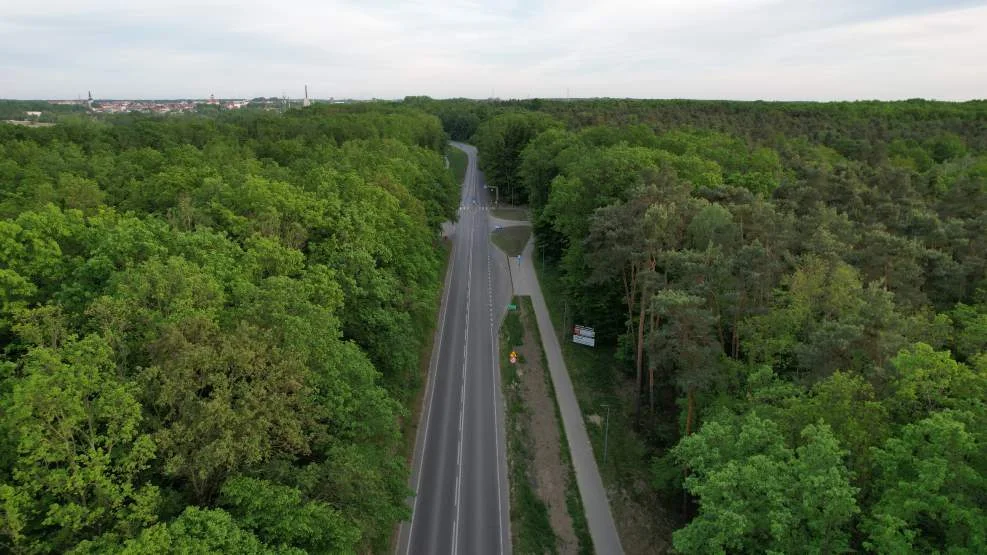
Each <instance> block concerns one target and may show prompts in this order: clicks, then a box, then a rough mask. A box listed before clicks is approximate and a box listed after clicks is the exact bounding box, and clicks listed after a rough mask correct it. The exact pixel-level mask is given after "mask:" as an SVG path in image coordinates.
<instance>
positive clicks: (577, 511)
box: [515, 296, 594, 555]
mask: <svg viewBox="0 0 987 555" xmlns="http://www.w3.org/2000/svg"><path fill="white" fill-rule="evenodd" d="M520 299H521V305H520V306H519V308H520V309H521V310H523V311H524V312H525V314H531V315H534V313H535V308H534V306H533V305H532V304H531V297H527V296H525V297H520ZM515 302H516V301H515ZM531 325H532V327H533V328H534V330H533V331H534V336H535V337H537V338H538V352H539V354H540V355H541V360H542V368H544V369H545V384H546V385H547V386H548V391H549V394H550V395H551V397H552V404H553V405H554V406H555V422H556V423H557V424H558V426H559V438H560V440H561V441H560V443H561V445H560V451H561V454H562V464H563V466H564V467H565V472H566V477H565V480H566V491H565V504H566V510H567V511H568V512H569V518H571V519H572V528H573V530H574V531H575V532H576V539H577V540H578V541H579V550H578V553H579V554H580V555H592V554H593V553H594V551H593V538H592V537H591V536H590V535H589V524H588V523H587V522H586V512H585V510H584V509H583V499H582V497H580V495H579V486H578V485H577V484H576V472H575V470H574V469H573V468H572V456H571V455H570V454H569V439H568V437H567V436H566V435H565V426H564V425H563V424H562V413H561V412H560V410H559V400H558V398H557V397H556V396H555V385H554V384H553V383H552V375H551V373H550V372H549V370H548V357H547V356H545V346H544V345H543V344H542V342H541V331H540V330H539V328H538V321H537V320H535V319H534V318H532V319H531Z"/></svg>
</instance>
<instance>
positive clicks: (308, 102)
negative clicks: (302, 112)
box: [302, 85, 312, 108]
mask: <svg viewBox="0 0 987 555" xmlns="http://www.w3.org/2000/svg"><path fill="white" fill-rule="evenodd" d="M311 105H312V101H311V100H309V99H308V85H305V100H303V101H302V107H303V108H307V107H309V106H311Z"/></svg>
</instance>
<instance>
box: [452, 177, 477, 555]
mask: <svg viewBox="0 0 987 555" xmlns="http://www.w3.org/2000/svg"><path fill="white" fill-rule="evenodd" d="M470 177H472V178H473V179H472V181H473V189H474V191H473V192H474V193H475V192H476V191H475V189H476V172H475V171H473V172H471V175H470ZM475 236H476V224H475V222H474V223H473V224H471V225H470V239H469V249H470V251H469V260H468V261H467V266H466V268H467V269H466V325H465V326H463V327H464V328H466V331H465V333H464V340H463V386H462V390H461V392H460V397H459V452H458V454H457V455H456V519H455V520H454V521H453V523H452V552H453V554H455V553H458V552H459V510H460V507H459V505H460V503H459V501H460V488H461V486H462V482H463V419H464V417H465V415H466V410H465V407H466V374H467V365H468V361H469V359H468V356H469V344H470V343H469V337H470V290H471V286H472V284H473V251H474V249H473V239H474V237H475Z"/></svg>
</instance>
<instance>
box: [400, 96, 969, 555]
mask: <svg viewBox="0 0 987 555" xmlns="http://www.w3.org/2000/svg"><path fill="white" fill-rule="evenodd" d="M405 102H406V103H407V104H409V105H412V106H416V107H419V108H422V109H425V110H427V111H430V112H432V113H434V114H436V115H437V116H438V117H440V118H441V119H442V121H443V124H444V126H445V129H446V131H447V132H448V133H449V134H450V136H452V137H453V138H457V139H463V140H466V139H469V140H471V141H472V142H474V143H475V144H476V145H477V146H478V148H479V151H480V157H481V159H480V165H481V169H483V170H484V171H485V173H486V176H487V179H488V182H489V183H490V184H492V185H495V186H497V187H499V190H500V191H501V198H502V199H505V198H508V199H509V198H510V197H511V194H512V193H513V194H514V195H516V202H518V203H520V204H526V205H528V206H529V207H530V210H531V212H532V219H533V223H534V226H535V231H536V235H537V239H536V240H537V244H538V248H539V250H540V251H541V252H542V253H543V254H544V256H545V257H546V264H547V265H548V266H549V267H550V268H552V269H553V271H554V272H556V273H557V275H559V276H560V281H561V284H562V287H563V288H564V291H565V298H566V301H567V305H568V310H569V311H570V313H571V314H572V315H574V317H575V318H574V319H570V320H569V322H570V323H571V322H573V321H579V322H583V323H588V324H590V325H592V326H593V327H595V328H596V330H597V341H598V345H599V346H600V347H601V348H602V349H604V350H610V351H611V352H612V353H613V356H614V360H616V361H617V362H618V364H616V365H615V366H614V367H613V368H612V369H604V370H601V371H603V372H612V373H615V374H617V380H618V383H619V384H620V388H621V392H620V393H621V395H622V398H623V399H625V400H626V403H624V405H623V407H622V409H623V410H624V412H625V413H626V416H627V418H626V420H625V421H626V422H628V423H629V424H628V427H631V428H632V429H633V434H634V436H635V438H637V439H636V441H638V442H639V443H640V444H641V445H642V446H643V447H642V448H643V450H644V452H645V453H646V456H645V457H643V458H642V460H640V461H639V463H640V465H641V466H645V467H646V473H647V475H648V476H649V477H650V478H649V480H648V482H649V483H648V485H647V488H648V493H647V495H649V496H651V497H653V498H656V499H659V500H661V503H659V505H660V506H663V507H665V508H666V509H667V510H668V511H669V512H672V513H674V514H675V518H674V521H675V522H677V524H676V526H675V528H677V529H675V530H674V532H673V531H672V530H669V531H668V534H669V535H670V538H669V540H670V543H671V544H672V545H673V546H674V550H676V551H678V552H682V553H762V552H774V553H838V552H849V551H864V552H873V553H910V552H918V553H941V552H950V553H984V552H987V411H985V406H984V405H985V399H987V102H983V101H975V102H966V103H941V102H930V101H924V100H909V101H903V102H844V103H767V102H711V101H710V102H707V101H675V100H669V101H635V100H618V99H598V100H574V101H561V100H560V101H547V100H529V101H512V102H497V101H485V102H473V101H467V100H451V101H436V100H432V99H429V98H425V97H413V98H408V99H406V101H405ZM505 191H506V192H507V193H505ZM583 410H584V411H586V410H591V409H589V408H587V407H583ZM611 447H613V446H611Z"/></svg>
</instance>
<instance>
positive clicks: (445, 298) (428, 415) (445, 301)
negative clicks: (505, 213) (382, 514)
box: [404, 206, 463, 555]
mask: <svg viewBox="0 0 987 555" xmlns="http://www.w3.org/2000/svg"><path fill="white" fill-rule="evenodd" d="M462 208H463V207H462V206H460V207H459V209H460V210H462ZM455 255H456V242H455V241H453V243H452V250H451V251H450V252H449V267H448V268H447V269H446V277H447V278H449V279H445V280H443V282H444V283H443V288H444V289H445V291H443V292H442V301H441V303H442V304H441V306H442V316H441V317H440V321H439V330H438V332H439V343H438V349H437V350H436V351H435V353H436V355H435V364H434V366H433V368H432V371H431V372H429V375H428V376H427V377H426V379H427V380H428V382H429V383H428V384H427V386H426V387H428V388H429V393H428V397H427V398H426V399H425V401H426V402H427V403H428V410H427V411H426V412H425V437H424V438H423V439H422V454H421V459H420V460H419V463H421V464H420V466H419V468H418V479H417V480H415V503H414V505H412V507H411V524H410V525H409V526H408V545H407V547H406V548H405V551H404V552H405V555H410V553H411V538H412V536H413V535H414V533H415V515H417V514H418V510H417V509H418V499H419V496H418V492H419V491H421V486H422V474H423V472H422V467H423V466H424V464H425V452H426V451H427V450H428V423H429V421H430V420H431V419H432V402H433V401H434V400H435V382H436V381H437V380H436V379H435V378H436V377H437V376H436V374H438V372H439V358H441V357H442V336H443V335H445V334H444V333H443V332H444V331H445V327H446V315H447V314H448V313H449V293H450V291H451V290H452V287H449V284H450V283H451V278H452V274H453V271H454V270H453V267H454V266H455V265H454V264H453V260H454V258H455ZM412 465H414V462H412Z"/></svg>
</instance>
